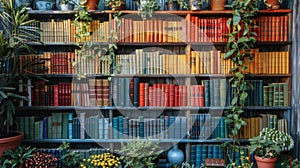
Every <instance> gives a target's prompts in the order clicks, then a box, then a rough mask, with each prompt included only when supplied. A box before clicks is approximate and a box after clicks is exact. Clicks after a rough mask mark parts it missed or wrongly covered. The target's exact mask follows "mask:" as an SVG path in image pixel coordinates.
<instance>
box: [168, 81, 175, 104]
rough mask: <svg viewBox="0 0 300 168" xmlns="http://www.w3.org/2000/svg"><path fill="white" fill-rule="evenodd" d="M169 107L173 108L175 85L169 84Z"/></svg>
mask: <svg viewBox="0 0 300 168" xmlns="http://www.w3.org/2000/svg"><path fill="white" fill-rule="evenodd" d="M169 91H170V92H169V93H170V94H169V106H170V107H174V106H175V85H174V84H170V85H169Z"/></svg>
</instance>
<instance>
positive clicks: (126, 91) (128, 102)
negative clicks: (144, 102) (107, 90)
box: [121, 78, 132, 107]
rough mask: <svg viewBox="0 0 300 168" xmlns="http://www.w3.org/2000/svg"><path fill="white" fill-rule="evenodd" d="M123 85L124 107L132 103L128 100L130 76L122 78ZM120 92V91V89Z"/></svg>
mask: <svg viewBox="0 0 300 168" xmlns="http://www.w3.org/2000/svg"><path fill="white" fill-rule="evenodd" d="M124 80H125V81H124V85H125V88H124V89H125V90H124V92H125V93H124V98H125V101H124V106H125V107H131V106H132V103H131V102H130V78H124ZM121 92H122V91H121Z"/></svg>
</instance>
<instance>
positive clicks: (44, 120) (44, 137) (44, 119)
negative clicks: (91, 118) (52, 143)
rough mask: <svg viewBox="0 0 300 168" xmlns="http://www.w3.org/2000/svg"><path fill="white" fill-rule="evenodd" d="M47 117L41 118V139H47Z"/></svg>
mask: <svg viewBox="0 0 300 168" xmlns="http://www.w3.org/2000/svg"><path fill="white" fill-rule="evenodd" d="M47 127H48V117H44V118H43V139H48V129H47Z"/></svg>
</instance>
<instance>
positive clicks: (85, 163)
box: [80, 152, 121, 168]
mask: <svg viewBox="0 0 300 168" xmlns="http://www.w3.org/2000/svg"><path fill="white" fill-rule="evenodd" d="M120 164H121V162H120V158H119V157H117V156H115V155H113V154H111V153H108V152H107V153H103V154H101V155H100V154H99V155H91V156H89V158H87V159H83V160H82V163H81V164H80V167H81V168H87V167H89V168H96V167H101V168H116V167H119V166H120Z"/></svg>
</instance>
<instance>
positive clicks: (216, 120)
mask: <svg viewBox="0 0 300 168" xmlns="http://www.w3.org/2000/svg"><path fill="white" fill-rule="evenodd" d="M190 123H191V126H190V132H189V134H190V138H191V139H216V138H228V128H227V124H226V123H225V120H224V117H216V116H211V115H210V114H191V115H190Z"/></svg>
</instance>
